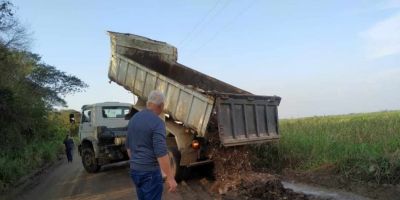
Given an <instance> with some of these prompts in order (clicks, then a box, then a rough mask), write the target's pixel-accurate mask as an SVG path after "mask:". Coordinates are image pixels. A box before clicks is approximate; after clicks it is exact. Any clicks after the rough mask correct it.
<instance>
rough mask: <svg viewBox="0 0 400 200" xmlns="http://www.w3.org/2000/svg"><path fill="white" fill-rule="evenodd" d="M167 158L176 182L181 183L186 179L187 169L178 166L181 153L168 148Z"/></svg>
mask: <svg viewBox="0 0 400 200" xmlns="http://www.w3.org/2000/svg"><path fill="white" fill-rule="evenodd" d="M168 156H169V166H170V168H171V171H172V173H173V175H174V176H175V180H176V182H181V181H182V180H184V179H187V177H188V173H189V172H188V168H187V167H184V166H180V165H179V163H180V161H181V153H180V152H179V150H178V148H176V147H170V148H168Z"/></svg>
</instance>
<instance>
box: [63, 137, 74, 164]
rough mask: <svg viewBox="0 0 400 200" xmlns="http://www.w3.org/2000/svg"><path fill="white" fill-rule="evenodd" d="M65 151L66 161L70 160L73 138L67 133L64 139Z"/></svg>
mask: <svg viewBox="0 0 400 200" xmlns="http://www.w3.org/2000/svg"><path fill="white" fill-rule="evenodd" d="M64 145H65V153H66V154H67V159H68V162H69V163H70V162H72V150H73V149H74V146H75V144H74V140H73V139H72V138H71V137H70V136H69V134H67V135H66V136H65V139H64Z"/></svg>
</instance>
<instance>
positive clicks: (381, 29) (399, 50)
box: [361, 13, 400, 59]
mask: <svg viewBox="0 0 400 200" xmlns="http://www.w3.org/2000/svg"><path fill="white" fill-rule="evenodd" d="M361 37H362V38H363V39H364V40H365V47H366V53H367V57H368V58H371V59H376V58H381V57H384V56H389V55H396V54H400V13H397V14H395V15H393V16H391V17H389V18H386V19H384V20H382V21H380V22H377V23H376V24H374V25H373V26H372V27H370V28H369V29H368V30H366V31H364V32H362V33H361Z"/></svg>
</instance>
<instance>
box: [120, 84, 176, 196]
mask: <svg viewBox="0 0 400 200" xmlns="http://www.w3.org/2000/svg"><path fill="white" fill-rule="evenodd" d="M164 99H165V97H164V95H163V94H162V93H161V92H159V91H152V92H150V94H149V97H148V100H147V108H146V109H144V110H142V111H140V112H138V113H136V114H135V115H134V116H133V117H132V118H131V119H130V120H129V124H128V135H127V139H126V148H127V152H128V156H129V158H130V168H131V171H130V174H131V178H132V180H133V182H134V184H135V186H136V194H137V196H138V199H139V200H150V199H151V200H160V199H161V196H162V192H163V178H162V175H161V170H162V171H163V172H165V173H166V176H167V179H166V182H167V184H168V187H169V191H170V192H174V191H175V190H176V187H177V183H176V182H175V177H173V175H172V172H171V169H170V166H169V157H168V150H167V143H166V130H165V124H164V122H163V121H162V120H161V119H160V117H158V115H160V114H161V113H162V111H163V109H164ZM160 167H161V170H160Z"/></svg>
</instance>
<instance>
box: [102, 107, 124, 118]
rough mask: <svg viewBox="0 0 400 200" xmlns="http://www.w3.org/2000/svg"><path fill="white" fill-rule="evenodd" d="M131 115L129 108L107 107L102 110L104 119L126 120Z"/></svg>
mask: <svg viewBox="0 0 400 200" xmlns="http://www.w3.org/2000/svg"><path fill="white" fill-rule="evenodd" d="M128 113H129V107H121V106H107V107H103V108H102V115H103V118H124V117H125V115H126V114H128Z"/></svg>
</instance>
